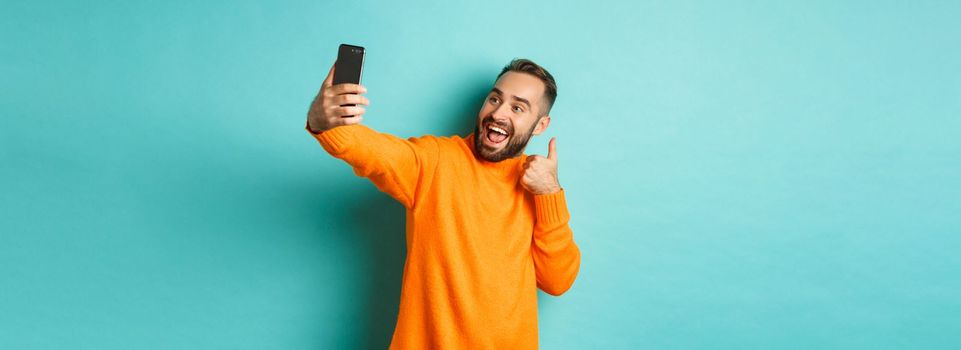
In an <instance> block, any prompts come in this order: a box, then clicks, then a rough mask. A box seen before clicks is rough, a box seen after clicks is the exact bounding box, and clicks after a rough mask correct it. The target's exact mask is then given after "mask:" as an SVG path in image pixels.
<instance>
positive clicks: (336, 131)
mask: <svg viewBox="0 0 961 350" xmlns="http://www.w3.org/2000/svg"><path fill="white" fill-rule="evenodd" d="M358 127H360V125H341V126H338V127H335V128H331V129H328V130H325V131H321V132H320V133H317V134H315V133H313V132H311V131H310V127H309V126H307V127H305V129H307V132H308V133H310V135H311V136H313V137H314V138H315V139H317V141H318V142H320V145H321V146H324V149H326V150H327V152H330V153H331V154H340V153H343V152H344V151H346V150H347V147H348V146H349V145H350V144H351V142H352V141H353V140H354V133H355V131H354V129H355V128H358Z"/></svg>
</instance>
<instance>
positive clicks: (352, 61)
mask: <svg viewBox="0 0 961 350" xmlns="http://www.w3.org/2000/svg"><path fill="white" fill-rule="evenodd" d="M363 70H364V48H363V47H361V46H354V45H348V44H340V49H339V50H338V51H337V62H335V63H334V84H335V85H336V84H342V83H351V84H360V72H361V71H363ZM344 106H356V105H355V104H353V103H351V104H346V105H342V106H341V107H344ZM350 117H353V116H352V115H345V116H344V118H350Z"/></svg>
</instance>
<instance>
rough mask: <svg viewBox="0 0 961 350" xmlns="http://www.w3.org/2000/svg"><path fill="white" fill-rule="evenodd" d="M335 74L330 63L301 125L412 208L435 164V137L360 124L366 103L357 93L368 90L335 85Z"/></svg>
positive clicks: (359, 173) (348, 85)
mask: <svg viewBox="0 0 961 350" xmlns="http://www.w3.org/2000/svg"><path fill="white" fill-rule="evenodd" d="M333 76H334V68H333V67H331V69H330V72H329V73H328V75H327V78H326V79H325V80H324V83H323V85H322V86H321V88H320V92H318V93H317V97H316V98H314V101H313V102H312V103H311V106H310V110H309V111H308V112H307V125H306V126H305V129H306V130H307V131H309V132H310V133H311V134H312V135H313V137H314V138H315V139H317V141H318V142H320V144H321V146H323V148H324V150H326V151H327V152H328V153H330V154H331V155H332V156H334V157H336V158H339V159H342V160H344V161H345V162H347V164H349V165H350V166H351V167H353V169H354V173H355V174H357V176H360V177H365V178H368V179H370V181H371V182H373V183H374V185H375V186H377V188H378V189H380V190H381V191H383V192H384V193H387V194H389V195H390V196H391V197H393V198H394V199H396V200H397V201H399V202H401V204H403V205H404V206H405V207H407V208H411V207H412V206H413V205H414V202H415V197H416V195H415V194H416V189H417V186H418V184H419V183H420V182H421V181H422V180H423V174H425V173H430V172H427V171H425V170H426V169H429V168H431V167H433V166H435V164H436V158H437V156H436V155H437V144H436V142H435V141H434V140H433V138H413V137H412V138H410V139H407V140H405V139H402V138H399V137H397V136H393V135H390V134H385V133H379V132H376V131H374V130H373V129H371V128H368V127H367V126H365V125H362V124H360V121H361V120H363V114H364V112H365V110H364V108H363V107H361V106H360V105H364V106H366V105H368V104H369V103H370V102H369V101H368V100H367V98H366V97H364V96H361V95H360V94H362V93H364V92H367V89H366V88H364V87H363V86H361V85H358V84H337V85H333V84H332V82H333ZM347 104H355V105H356V106H345V105H347Z"/></svg>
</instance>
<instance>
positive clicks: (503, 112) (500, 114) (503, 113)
mask: <svg viewBox="0 0 961 350" xmlns="http://www.w3.org/2000/svg"><path fill="white" fill-rule="evenodd" d="M510 109H511V108H510V106H509V105H508V104H506V103H502V104H501V105H500V106H497V108H496V109H494V113H491V115H493V116H494V119H497V121H499V122H503V121H507V120H509V119H510Z"/></svg>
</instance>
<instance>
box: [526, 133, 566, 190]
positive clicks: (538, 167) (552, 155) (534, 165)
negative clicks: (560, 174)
mask: <svg viewBox="0 0 961 350" xmlns="http://www.w3.org/2000/svg"><path fill="white" fill-rule="evenodd" d="M521 185H522V186H524V189H526V190H527V191H528V192H530V193H533V194H551V193H557V192H558V191H560V190H561V185H560V183H558V182H557V140H556V138H554V137H552V138H551V141H550V143H549V144H548V150H547V157H543V156H538V155H532V156H528V157H527V159H525V161H524V176H523V177H521Z"/></svg>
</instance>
